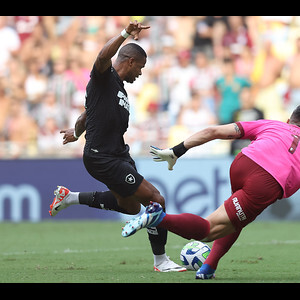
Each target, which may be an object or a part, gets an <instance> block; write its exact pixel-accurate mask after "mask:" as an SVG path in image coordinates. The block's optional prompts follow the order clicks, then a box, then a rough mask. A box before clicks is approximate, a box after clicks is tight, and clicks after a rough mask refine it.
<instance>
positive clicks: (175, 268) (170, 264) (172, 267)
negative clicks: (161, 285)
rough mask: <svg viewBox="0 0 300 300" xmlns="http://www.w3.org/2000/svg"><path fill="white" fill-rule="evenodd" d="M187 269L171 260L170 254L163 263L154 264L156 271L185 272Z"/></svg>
mask: <svg viewBox="0 0 300 300" xmlns="http://www.w3.org/2000/svg"><path fill="white" fill-rule="evenodd" d="M186 270H187V269H186V268H184V267H182V266H180V265H178V264H176V263H174V261H172V260H170V258H169V256H167V259H166V260H164V261H163V262H162V263H161V264H159V265H157V266H154V271H156V272H184V271H186Z"/></svg>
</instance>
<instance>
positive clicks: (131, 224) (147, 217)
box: [122, 202, 166, 237]
mask: <svg viewBox="0 0 300 300" xmlns="http://www.w3.org/2000/svg"><path fill="white" fill-rule="evenodd" d="M165 215H166V214H165V213H164V211H163V208H162V206H161V205H160V204H159V203H157V202H150V205H148V206H147V207H146V210H145V212H144V213H143V214H141V215H140V216H138V217H136V218H133V219H131V220H130V221H127V222H126V225H125V226H124V227H123V228H122V236H123V237H128V236H131V235H133V234H135V233H136V232H137V231H139V230H140V229H142V228H149V227H156V226H157V225H158V224H159V223H160V222H161V221H162V219H163V218H164V217H165Z"/></svg>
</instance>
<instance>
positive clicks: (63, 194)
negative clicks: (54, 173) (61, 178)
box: [49, 185, 70, 217]
mask: <svg viewBox="0 0 300 300" xmlns="http://www.w3.org/2000/svg"><path fill="white" fill-rule="evenodd" d="M69 193H70V190H69V189H67V188H65V187H64V186H60V185H59V186H57V189H56V190H55V191H54V195H55V197H54V200H53V202H52V204H51V205H50V210H49V214H50V216H51V217H54V216H56V214H57V213H58V212H59V211H61V210H62V209H64V208H66V207H68V206H69V204H67V203H66V199H67V198H68V196H69Z"/></svg>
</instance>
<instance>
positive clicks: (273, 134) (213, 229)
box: [122, 105, 300, 279]
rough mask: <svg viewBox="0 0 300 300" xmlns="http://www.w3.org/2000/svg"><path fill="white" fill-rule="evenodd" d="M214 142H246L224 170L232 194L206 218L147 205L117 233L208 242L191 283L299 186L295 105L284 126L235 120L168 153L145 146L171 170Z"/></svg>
mask: <svg viewBox="0 0 300 300" xmlns="http://www.w3.org/2000/svg"><path fill="white" fill-rule="evenodd" d="M215 139H250V140H251V141H252V142H251V144H250V145H249V146H248V147H245V148H243V149H242V151H241V153H239V154H238V155H237V156H236V158H235V159H234V161H233V162H232V164H231V167H230V182H231V188H232V195H231V196H230V197H229V198H228V199H227V200H226V201H225V202H224V203H223V204H222V205H221V206H220V207H219V208H218V209H216V210H215V211H214V212H213V213H212V214H211V215H209V216H208V217H207V218H205V219H204V218H201V217H200V216H197V215H194V214H188V213H183V214H178V215H170V214H166V213H164V212H163V210H162V208H161V206H160V205H159V204H158V203H152V204H150V205H149V206H148V207H147V208H146V211H145V212H144V213H143V214H142V215H141V216H139V217H137V218H135V219H132V220H131V221H129V222H128V223H127V224H126V226H125V227H124V228H123V230H122V235H123V236H124V237H126V236H130V235H132V234H134V233H135V232H136V231H137V230H139V229H141V228H144V227H156V226H157V227H162V228H166V229H167V230H169V231H171V232H173V233H175V234H178V235H180V236H182V237H184V238H187V239H195V240H199V241H204V242H210V241H214V243H213V246H212V249H211V252H210V254H209V256H208V258H207V259H206V261H205V263H204V264H203V265H202V266H201V268H200V269H199V270H198V271H197V273H196V279H210V278H213V277H214V273H215V270H216V268H217V265H218V262H219V260H220V259H221V257H223V256H224V255H225V253H226V252H227V251H228V250H229V249H230V248H231V246H232V245H233V244H234V242H235V241H236V240H237V238H238V236H239V234H240V232H241V230H242V229H243V228H244V227H245V226H246V225H248V224H249V223H250V222H252V221H253V220H254V219H255V218H256V217H257V216H258V215H259V214H260V213H261V212H262V211H263V210H264V209H265V208H266V207H268V206H269V205H271V204H272V203H274V202H275V201H276V200H278V199H281V198H287V197H290V196H291V195H293V194H294V193H295V192H296V191H297V190H298V189H299V188H300V145H299V141H300V105H299V106H298V107H297V108H296V109H295V110H294V111H293V113H292V115H291V117H290V119H288V121H287V123H283V122H279V121H270V120H258V121H251V122H237V123H231V124H227V125H220V126H213V127H209V128H206V129H204V130H201V131H199V132H197V133H195V134H194V135H192V136H191V137H189V138H187V139H186V140H185V141H184V142H182V143H181V144H179V145H177V146H175V147H173V148H171V149H164V150H161V149H158V148H156V147H151V151H150V153H151V154H152V155H153V156H154V158H153V159H154V160H155V161H167V162H168V168H169V170H173V166H174V165H175V163H176V161H177V159H178V158H179V157H181V156H182V155H183V154H185V152H186V151H188V150H189V149H191V148H193V147H196V146H200V145H203V144H205V143H207V142H209V141H212V140H215Z"/></svg>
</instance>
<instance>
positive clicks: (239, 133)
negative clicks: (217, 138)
mask: <svg viewBox="0 0 300 300" xmlns="http://www.w3.org/2000/svg"><path fill="white" fill-rule="evenodd" d="M233 125H234V130H235V132H236V134H234V135H231V134H230V135H228V139H238V138H240V137H241V136H242V133H241V130H240V128H239V126H238V125H237V124H236V123H233Z"/></svg>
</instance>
